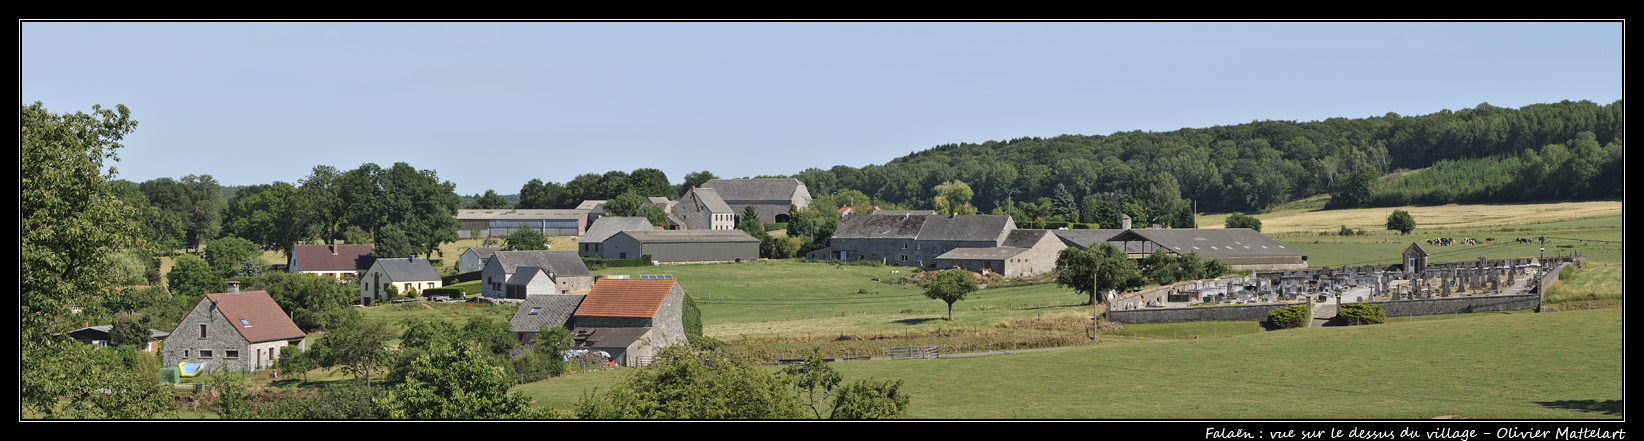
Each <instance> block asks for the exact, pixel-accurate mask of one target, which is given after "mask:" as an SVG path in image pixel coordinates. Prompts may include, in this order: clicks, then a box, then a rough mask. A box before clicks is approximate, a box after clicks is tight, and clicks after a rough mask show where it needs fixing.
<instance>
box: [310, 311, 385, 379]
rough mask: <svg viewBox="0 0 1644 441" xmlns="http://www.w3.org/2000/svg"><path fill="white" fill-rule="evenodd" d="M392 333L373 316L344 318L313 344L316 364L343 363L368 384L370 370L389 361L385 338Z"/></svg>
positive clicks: (328, 365) (326, 365) (356, 376)
mask: <svg viewBox="0 0 1644 441" xmlns="http://www.w3.org/2000/svg"><path fill="white" fill-rule="evenodd" d="M393 336H394V333H393V331H392V330H390V329H389V328H388V324H387V323H384V322H382V321H377V320H365V319H359V318H357V319H355V320H347V321H345V322H343V323H340V324H338V325H336V326H334V327H333V328H332V329H331V330H330V332H327V333H326V334H325V337H324V338H322V339H321V340H320V342H319V344H318V345H317V346H318V348H317V351H318V355H319V357H318V360H319V364H320V366H324V367H332V366H343V367H346V368H348V371H349V372H351V373H353V374H354V378H358V379H364V380H365V384H366V385H367V386H369V385H371V373H372V372H374V371H376V370H377V369H378V368H379V366H380V365H381V364H383V363H387V362H389V360H390V358H391V357H392V355H390V353H389V352H388V339H390V338H393Z"/></svg>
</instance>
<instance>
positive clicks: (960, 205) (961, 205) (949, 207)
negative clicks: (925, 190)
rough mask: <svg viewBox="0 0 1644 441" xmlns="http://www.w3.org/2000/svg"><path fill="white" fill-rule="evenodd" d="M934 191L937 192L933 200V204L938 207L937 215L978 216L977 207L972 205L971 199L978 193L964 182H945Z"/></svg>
mask: <svg viewBox="0 0 1644 441" xmlns="http://www.w3.org/2000/svg"><path fill="white" fill-rule="evenodd" d="M933 190H935V191H936V197H935V198H934V199H932V201H931V204H932V205H934V206H935V207H936V213H937V214H959V215H971V214H976V207H974V206H971V205H970V198H971V196H973V195H975V194H976V193H975V192H973V191H971V189H970V185H968V184H965V182H964V181H947V182H943V183H942V184H941V185H937V186H936V187H935V188H933Z"/></svg>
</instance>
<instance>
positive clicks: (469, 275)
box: [440, 271, 483, 285]
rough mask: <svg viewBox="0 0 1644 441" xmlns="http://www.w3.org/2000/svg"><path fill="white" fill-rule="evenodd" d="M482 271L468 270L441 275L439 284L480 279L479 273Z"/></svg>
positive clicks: (453, 283)
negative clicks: (455, 273)
mask: <svg viewBox="0 0 1644 441" xmlns="http://www.w3.org/2000/svg"><path fill="white" fill-rule="evenodd" d="M482 272H483V271H469V272H466V273H462V274H457V275H452V276H445V277H441V278H440V284H441V285H455V284H458V283H462V282H472V281H475V280H479V279H480V273H482Z"/></svg>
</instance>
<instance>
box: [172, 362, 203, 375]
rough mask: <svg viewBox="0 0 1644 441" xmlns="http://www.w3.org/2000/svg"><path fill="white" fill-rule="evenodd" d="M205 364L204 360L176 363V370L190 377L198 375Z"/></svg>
mask: <svg viewBox="0 0 1644 441" xmlns="http://www.w3.org/2000/svg"><path fill="white" fill-rule="evenodd" d="M205 366H206V364H205V363H204V362H201V363H177V371H178V372H179V373H181V374H182V376H184V377H192V376H195V375H199V374H200V371H203V370H205Z"/></svg>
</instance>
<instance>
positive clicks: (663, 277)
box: [639, 274, 674, 279]
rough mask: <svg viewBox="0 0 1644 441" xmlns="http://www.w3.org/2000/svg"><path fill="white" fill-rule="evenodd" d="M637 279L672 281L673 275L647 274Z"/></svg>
mask: <svg viewBox="0 0 1644 441" xmlns="http://www.w3.org/2000/svg"><path fill="white" fill-rule="evenodd" d="M639 278H641V279H672V278H674V275H673V274H647V275H642V276H639Z"/></svg>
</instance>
